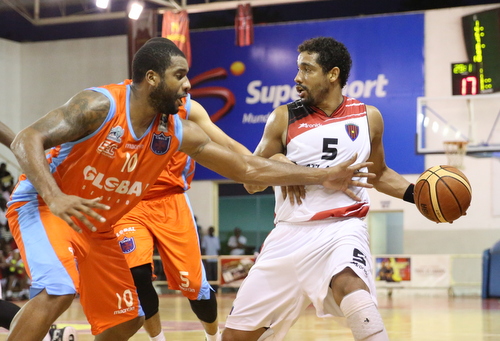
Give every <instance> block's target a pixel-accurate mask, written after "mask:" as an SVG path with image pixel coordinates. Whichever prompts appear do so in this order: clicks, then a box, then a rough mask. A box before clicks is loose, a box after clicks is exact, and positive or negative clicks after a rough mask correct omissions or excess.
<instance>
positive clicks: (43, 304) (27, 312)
mask: <svg viewBox="0 0 500 341" xmlns="http://www.w3.org/2000/svg"><path fill="white" fill-rule="evenodd" d="M73 298H74V295H63V296H55V295H49V294H47V292H46V291H45V290H43V291H42V292H41V293H39V294H38V295H36V296H35V297H34V298H32V299H31V300H29V301H28V302H27V303H26V304H25V305H24V306H23V307H22V308H21V310H20V311H19V312H18V313H17V315H16V316H15V317H14V320H13V321H12V324H11V329H10V332H9V336H8V337H7V341H14V340H23V341H39V340H42V339H43V338H44V337H45V335H46V334H47V331H48V330H49V328H50V326H51V324H52V323H54V321H55V320H56V319H57V318H58V317H59V316H60V315H61V314H62V313H63V312H64V311H66V309H68V308H69V306H70V305H71V303H72V302H73Z"/></svg>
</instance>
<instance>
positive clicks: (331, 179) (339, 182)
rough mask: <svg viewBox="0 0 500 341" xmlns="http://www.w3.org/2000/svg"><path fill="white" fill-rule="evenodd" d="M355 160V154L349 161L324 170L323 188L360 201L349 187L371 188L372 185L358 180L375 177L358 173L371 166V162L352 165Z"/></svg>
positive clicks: (371, 174) (366, 173)
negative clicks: (342, 193) (325, 175)
mask: <svg viewBox="0 0 500 341" xmlns="http://www.w3.org/2000/svg"><path fill="white" fill-rule="evenodd" d="M356 159H357V154H354V155H353V156H352V157H351V158H350V159H349V160H347V161H344V162H342V163H339V164H338V165H335V166H333V167H329V168H326V170H327V171H328V173H329V174H328V177H327V179H326V181H324V182H323V186H325V187H326V188H330V189H333V190H337V191H342V192H344V193H345V194H347V195H348V196H349V197H350V198H351V199H353V200H356V201H361V198H359V197H358V196H357V195H356V194H354V192H353V191H352V190H351V189H350V188H349V187H350V186H355V187H364V188H372V187H373V185H372V184H369V183H366V182H362V181H360V180H359V178H374V177H375V176H376V175H375V174H374V173H369V172H360V169H362V168H368V167H370V166H373V162H361V163H357V164H355V165H353V163H354V162H355V161H356Z"/></svg>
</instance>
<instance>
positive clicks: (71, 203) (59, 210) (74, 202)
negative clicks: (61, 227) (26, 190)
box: [48, 194, 110, 233]
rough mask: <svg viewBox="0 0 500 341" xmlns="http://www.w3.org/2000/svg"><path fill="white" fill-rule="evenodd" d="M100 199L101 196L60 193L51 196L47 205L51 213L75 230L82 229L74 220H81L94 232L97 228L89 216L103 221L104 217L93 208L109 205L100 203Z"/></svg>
mask: <svg viewBox="0 0 500 341" xmlns="http://www.w3.org/2000/svg"><path fill="white" fill-rule="evenodd" d="M100 201H101V198H95V199H84V198H81V197H78V196H75V195H66V194H62V195H59V196H57V197H55V198H53V199H52V200H51V201H50V203H48V206H49V209H50V211H51V212H52V213H54V214H55V215H56V216H58V217H59V218H61V219H62V220H64V221H65V222H66V223H67V224H68V225H69V226H71V228H72V229H73V230H75V231H76V232H78V233H81V232H82V230H81V228H80V227H79V226H78V224H77V223H76V222H75V220H76V221H80V222H82V223H83V224H84V225H85V226H86V227H87V228H88V229H89V230H91V231H92V232H95V231H97V228H96V227H95V226H94V224H93V223H92V222H91V221H90V220H89V218H92V219H93V220H95V221H98V222H101V223H104V222H105V221H106V219H105V218H104V217H103V216H101V215H100V214H98V213H97V212H96V211H95V209H100V210H109V209H110V207H109V206H107V205H104V204H101V203H100Z"/></svg>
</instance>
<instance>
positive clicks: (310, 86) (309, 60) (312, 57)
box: [294, 52, 330, 105]
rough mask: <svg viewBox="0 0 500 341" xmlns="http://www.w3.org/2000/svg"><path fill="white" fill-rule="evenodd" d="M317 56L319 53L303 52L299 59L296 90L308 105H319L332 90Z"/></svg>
mask: <svg viewBox="0 0 500 341" xmlns="http://www.w3.org/2000/svg"><path fill="white" fill-rule="evenodd" d="M317 56H318V54H317V53H309V52H301V53H300V54H299V57H298V58H297V66H298V71H297V75H296V76H295V79H294V81H295V83H296V87H295V88H296V89H297V92H298V93H299V97H300V98H301V99H302V102H304V104H306V105H318V104H319V103H321V102H322V101H323V100H324V99H325V98H326V96H327V94H328V91H329V89H330V83H329V81H328V78H327V75H326V74H324V73H323V69H322V68H321V66H320V65H319V64H318V63H317V62H316V58H317Z"/></svg>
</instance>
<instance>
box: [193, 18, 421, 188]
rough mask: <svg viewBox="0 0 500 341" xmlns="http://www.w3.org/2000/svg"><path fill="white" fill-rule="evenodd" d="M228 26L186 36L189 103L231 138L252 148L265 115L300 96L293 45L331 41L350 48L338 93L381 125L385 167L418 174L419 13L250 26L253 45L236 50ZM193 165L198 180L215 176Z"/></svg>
mask: <svg viewBox="0 0 500 341" xmlns="http://www.w3.org/2000/svg"><path fill="white" fill-rule="evenodd" d="M234 34H235V33H234V29H233V28H231V29H222V30H214V31H203V32H192V34H191V44H192V53H193V55H192V57H193V65H192V67H191V70H190V72H189V77H190V80H191V85H192V90H191V94H192V96H193V99H195V100H196V101H198V102H200V103H201V104H202V105H203V106H204V107H205V109H207V111H208V112H209V114H210V115H211V117H212V121H214V122H215V123H216V124H217V125H218V126H219V127H220V128H221V129H222V130H224V132H226V133H227V134H228V135H229V136H231V137H232V138H234V139H235V140H237V141H238V142H240V143H242V144H244V145H245V146H246V147H247V148H248V149H250V150H251V151H253V150H254V149H255V147H256V146H257V144H258V143H259V141H260V138H261V136H262V132H263V130H264V125H265V122H266V119H267V117H268V116H269V114H270V113H271V112H272V111H273V110H274V109H275V108H276V107H278V106H279V105H282V104H285V103H288V102H290V101H294V100H295V99H297V98H298V96H297V93H296V91H295V83H294V81H293V79H294V77H295V74H296V72H297V56H298V52H297V46H298V45H299V44H300V43H302V42H303V41H304V40H306V39H309V38H313V37H317V36H331V37H333V38H335V39H337V40H339V41H341V42H343V43H344V44H345V45H346V46H347V48H348V49H349V51H350V53H351V56H352V60H353V66H352V70H351V74H350V77H349V80H348V83H347V86H346V87H345V89H344V94H345V95H347V96H350V97H354V98H357V99H359V100H360V101H362V102H364V103H366V104H369V105H373V106H375V107H377V108H378V109H379V110H380V112H381V113H382V115H383V117H384V121H385V133H384V146H385V151H386V162H387V164H388V166H389V167H391V168H393V169H394V170H396V171H397V172H398V173H401V174H419V173H422V172H423V171H424V156H422V155H417V154H416V153H415V122H416V98H417V97H418V96H423V95H424V74H423V72H424V71H423V70H424V57H423V53H424V15H423V14H405V15H388V16H378V17H369V18H354V19H338V20H328V21H315V22H303V23H293V24H280V25H269V26H257V27H255V32H254V34H255V43H254V44H253V45H251V46H245V47H237V46H235V43H234V40H235V36H234ZM221 178H222V177H221V176H219V175H218V174H216V173H214V172H212V171H210V170H208V169H205V168H203V167H202V166H201V165H197V169H196V176H195V179H196V180H209V179H221Z"/></svg>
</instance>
